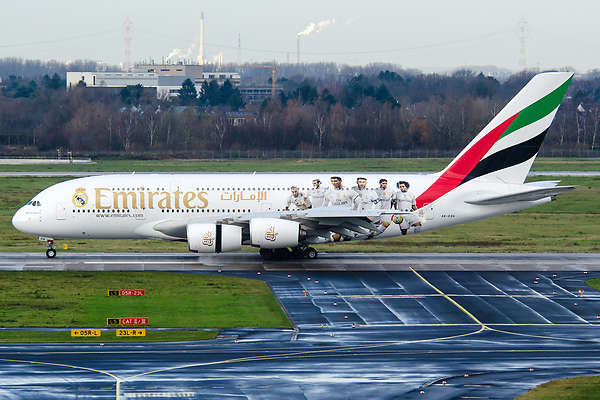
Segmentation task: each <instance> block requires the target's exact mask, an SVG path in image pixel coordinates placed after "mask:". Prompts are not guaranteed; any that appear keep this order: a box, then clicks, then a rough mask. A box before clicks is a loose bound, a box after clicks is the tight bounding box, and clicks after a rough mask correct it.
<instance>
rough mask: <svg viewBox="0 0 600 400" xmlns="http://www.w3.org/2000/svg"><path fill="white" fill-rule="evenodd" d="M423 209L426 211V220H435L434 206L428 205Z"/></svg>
mask: <svg viewBox="0 0 600 400" xmlns="http://www.w3.org/2000/svg"><path fill="white" fill-rule="evenodd" d="M423 208H424V209H425V219H426V220H432V219H434V218H435V208H434V207H433V204H426V205H424V206H423Z"/></svg>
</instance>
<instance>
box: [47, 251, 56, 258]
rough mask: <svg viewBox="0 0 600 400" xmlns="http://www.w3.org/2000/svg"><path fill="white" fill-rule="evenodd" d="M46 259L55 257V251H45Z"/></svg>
mask: <svg viewBox="0 0 600 400" xmlns="http://www.w3.org/2000/svg"><path fill="white" fill-rule="evenodd" d="M46 257H48V258H54V257H56V250H54V249H48V250H46Z"/></svg>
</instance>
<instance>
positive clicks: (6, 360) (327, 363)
mask: <svg viewBox="0 0 600 400" xmlns="http://www.w3.org/2000/svg"><path fill="white" fill-rule="evenodd" d="M404 256H407V257H408V258H409V259H410V258H411V257H412V259H411V260H412V261H415V260H420V261H421V266H411V265H408V262H407V264H404V262H401V263H399V262H398V261H396V263H397V264H394V261H393V260H394V259H396V260H398V259H399V258H398V257H399V255H385V256H384V255H381V256H378V255H359V256H357V255H342V258H341V259H340V258H338V257H334V256H333V255H326V257H324V258H323V259H321V260H320V261H319V262H318V263H314V265H312V266H311V265H308V262H303V263H301V264H303V265H296V264H297V262H293V261H287V262H285V263H275V262H270V263H264V264H263V263H262V261H259V260H260V259H258V257H257V256H256V255H251V254H243V255H236V256H235V257H232V258H229V260H230V261H229V263H228V264H226V263H224V262H223V260H221V262H216V263H215V262H214V261H215V260H216V259H217V257H207V258H206V259H210V260H212V261H211V262H208V261H206V259H205V258H201V257H198V256H188V255H186V256H183V255H171V256H169V255H166V254H162V255H153V256H147V255H143V254H142V255H140V254H136V255H123V254H122V255H107V254H97V255H93V254H84V255H74V254H69V255H68V256H67V255H66V254H63V255H62V257H57V258H56V259H55V260H50V261H48V260H44V259H43V258H42V255H39V254H37V255H33V254H31V255H21V257H22V258H21V260H20V261H19V259H18V256H17V255H15V254H11V255H9V256H8V257H2V267H1V268H3V269H10V265H9V264H11V263H12V264H13V267H12V269H40V268H47V269H76V268H79V269H86V270H87V269H94V270H96V269H107V270H114V269H128V268H129V267H128V264H127V261H135V262H139V261H144V264H143V265H141V266H140V265H139V264H132V265H133V266H132V267H131V268H132V269H133V270H140V271H142V270H159V271H166V270H174V271H181V272H182V273H222V274H228V275H234V276H243V277H251V278H255V279H261V280H264V281H265V282H267V283H268V284H269V285H270V287H271V288H272V290H273V292H274V293H275V295H276V296H277V298H278V300H279V301H280V303H281V304H282V306H283V307H284V308H285V310H286V312H287V313H288V315H289V316H290V318H291V319H292V320H293V322H294V325H295V328H294V329H293V330H290V329H288V330H277V329H253V328H240V329H227V330H223V331H221V333H220V335H219V338H217V339H215V340H210V341H204V342H192V343H156V344H135V345H134V344H108V343H107V344H105V345H104V346H100V345H83V344H82V345H65V344H32V345H22V344H2V345H0V398H4V397H6V398H19V399H21V398H23V399H34V398H40V397H44V398H55V399H69V398H73V399H74V398H111V399H114V398H120V399H129V398H193V399H200V398H202V399H206V398H214V399H223V398H240V399H281V398H302V399H337V398H350V399H353V398H356V399H363V398H382V399H386V398H390V399H391V398H408V399H410V398H415V399H416V398H419V399H459V398H494V399H511V398H514V397H515V396H517V395H520V394H522V393H524V392H525V391H527V390H528V389H529V388H531V387H533V386H535V385H537V384H540V383H543V382H546V381H548V380H552V379H556V378H561V377H567V376H575V375H591V374H598V373H599V372H600V362H599V361H598V360H599V359H600V318H599V317H600V315H599V314H600V293H598V292H596V291H594V290H592V289H591V288H589V287H587V286H586V285H585V281H586V280H588V279H590V278H598V277H600V268H598V260H597V257H594V256H591V257H588V255H578V254H570V255H546V256H543V257H542V256H540V255H538V257H542V258H543V259H545V260H546V261H545V262H546V263H548V265H546V264H544V262H542V261H540V262H534V260H535V259H536V258H535V256H530V255H512V257H508V259H509V260H511V261H510V262H509V261H507V257H500V256H497V255H496V256H494V257H497V258H494V257H492V260H489V258H488V256H486V255H467V254H453V255H452V256H449V257H448V258H447V264H446V270H443V271H442V270H439V269H440V268H441V266H442V263H443V261H442V260H443V256H440V255H423V254H414V255H402V257H404ZM36 257H37V259H36ZM236 257H237V258H236ZM519 257H521V258H520V259H519ZM544 257H545V258H544ZM561 259H562V260H563V268H562V269H560V265H559V264H560V263H559V260H561ZM201 260H202V261H203V262H202V263H201V262H200V261H201ZM236 260H237V261H236ZM336 260H337V261H336ZM360 260H362V263H360ZM374 260H375V261H374ZM428 260H429V261H428ZM485 260H488V261H485ZM494 260H497V261H499V262H500V261H501V260H504V261H502V262H500V266H499V267H497V268H494V267H493V266H494ZM113 261H114V262H115V263H111V262H113ZM150 261H152V263H151V262H150ZM240 261H242V262H241V263H240V264H241V265H246V267H238V268H237V269H236V268H235V263H236V262H240ZM251 261H252V262H251ZM85 262H92V264H85ZM34 263H35V264H36V265H33V264H34ZM102 263H104V264H103V265H100V264H102ZM181 263H183V264H181ZM211 263H214V265H212V264H211ZM455 263H458V264H455ZM180 264H181V265H180ZM206 264H211V265H206ZM77 265H79V267H77ZM177 265H179V267H177ZM340 266H342V268H340ZM370 266H374V268H371V267H370ZM526 266H529V270H524V269H525V267H526ZM367 267H369V268H367ZM535 269H537V271H536V270H535ZM548 269H550V270H552V271H547V270H548ZM219 271H220V272H219ZM141 273H142V272H141ZM582 289H585V291H584V292H580V290H582ZM0 334H1V333H0Z"/></svg>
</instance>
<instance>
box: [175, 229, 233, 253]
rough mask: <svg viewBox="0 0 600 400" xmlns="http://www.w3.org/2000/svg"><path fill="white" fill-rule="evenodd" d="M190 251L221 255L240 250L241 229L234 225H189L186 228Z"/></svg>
mask: <svg viewBox="0 0 600 400" xmlns="http://www.w3.org/2000/svg"><path fill="white" fill-rule="evenodd" d="M186 230H187V241H188V247H189V249H190V251H194V252H196V253H221V252H226V251H236V250H240V249H241V248H242V228H241V227H239V226H235V225H221V224H189V225H188V226H187V227H186Z"/></svg>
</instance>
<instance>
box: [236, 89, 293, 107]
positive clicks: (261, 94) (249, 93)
mask: <svg viewBox="0 0 600 400" xmlns="http://www.w3.org/2000/svg"><path fill="white" fill-rule="evenodd" d="M272 90H273V88H271V86H265V87H240V94H241V95H242V97H243V98H244V100H245V101H246V102H247V103H260V102H261V101H263V100H264V99H267V98H270V97H271V94H272ZM282 90H283V89H282V88H280V87H275V93H280V92H281V91H282Z"/></svg>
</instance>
